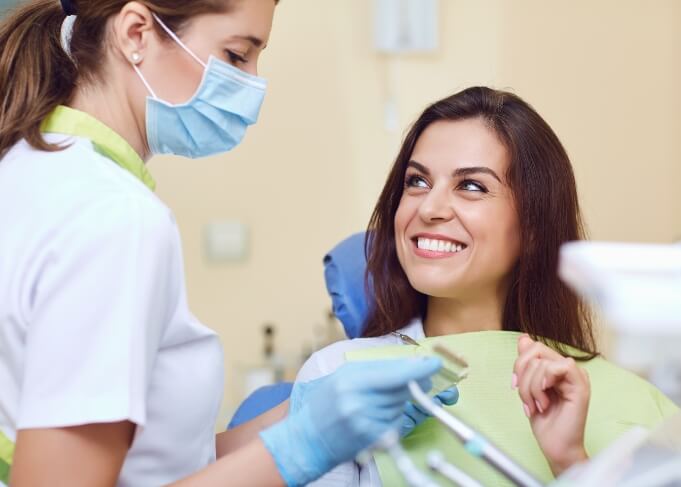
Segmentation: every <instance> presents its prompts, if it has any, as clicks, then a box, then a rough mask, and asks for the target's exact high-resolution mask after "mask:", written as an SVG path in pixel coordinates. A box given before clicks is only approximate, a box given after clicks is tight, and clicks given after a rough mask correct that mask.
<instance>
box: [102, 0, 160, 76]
mask: <svg viewBox="0 0 681 487" xmlns="http://www.w3.org/2000/svg"><path fill="white" fill-rule="evenodd" d="M112 27H113V42H114V46H115V47H116V48H117V49H116V50H117V51H118V52H119V53H120V54H121V55H122V56H123V57H124V58H125V59H126V60H127V61H128V62H130V63H133V64H139V63H141V62H142V61H143V60H144V57H145V54H146V53H147V51H148V49H149V47H150V45H153V43H155V42H160V39H159V36H158V34H157V33H156V29H155V27H154V17H153V15H152V12H151V10H149V8H148V7H147V6H146V5H142V4H141V3H139V2H128V3H127V4H125V6H124V7H123V8H122V9H121V11H120V12H119V13H118V15H116V17H115V18H114V21H113V26H112Z"/></svg>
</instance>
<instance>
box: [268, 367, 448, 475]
mask: <svg viewBox="0 0 681 487" xmlns="http://www.w3.org/2000/svg"><path fill="white" fill-rule="evenodd" d="M441 366H442V363H441V361H440V360H438V359H432V358H426V359H418V360H413V359H411V360H381V361H372V362H351V363H347V364H345V365H343V366H341V367H340V368H339V369H338V370H336V371H335V372H334V373H332V374H330V375H327V376H325V377H322V378H321V379H317V380H315V381H311V382H309V383H307V385H303V384H301V385H302V386H303V388H304V394H300V391H299V392H295V390H294V393H293V394H292V397H291V406H290V408H291V409H290V414H289V416H288V418H286V419H285V420H283V421H282V422H280V423H278V424H276V425H275V426H273V427H271V428H269V429H267V430H265V431H263V432H262V433H260V437H261V438H262V440H263V441H264V443H265V446H266V447H267V449H268V450H269V451H270V453H271V454H272V456H273V457H274V460H275V462H276V464H277V467H278V469H279V472H280V473H281V475H282V478H283V479H284V480H285V481H286V483H287V485H289V486H293V485H305V484H307V483H309V482H311V481H312V480H314V479H316V478H318V477H320V476H321V475H322V474H324V473H326V472H328V471H329V470H331V469H332V468H333V467H335V466H336V465H338V464H340V463H343V462H346V461H348V460H351V459H353V458H354V457H355V455H356V454H357V453H359V452H360V451H362V450H364V449H366V448H367V447H369V446H371V445H372V444H374V443H375V442H376V441H377V440H378V439H379V438H380V437H381V436H382V435H383V434H384V433H385V432H386V431H388V430H389V429H392V428H394V429H397V430H400V428H401V423H402V416H403V413H404V410H405V406H406V404H407V401H409V399H410V395H409V389H408V387H407V384H408V383H409V382H410V381H412V380H414V381H417V382H418V383H419V386H420V387H421V388H422V389H423V390H426V391H427V390H429V389H430V388H431V383H430V376H432V375H433V374H434V373H435V372H437V371H438V370H439V369H440V367H441ZM301 391H302V389H301ZM303 397H304V400H301V398H303Z"/></svg>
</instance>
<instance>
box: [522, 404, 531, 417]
mask: <svg viewBox="0 0 681 487" xmlns="http://www.w3.org/2000/svg"><path fill="white" fill-rule="evenodd" d="M523 409H524V410H525V416H527V417H528V418H529V417H530V408H529V407H528V406H527V404H525V403H523Z"/></svg>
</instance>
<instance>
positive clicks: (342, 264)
mask: <svg viewBox="0 0 681 487" xmlns="http://www.w3.org/2000/svg"><path fill="white" fill-rule="evenodd" d="M365 235H366V234H365V232H360V233H356V234H354V235H352V236H350V237H348V238H346V239H345V240H343V241H342V242H341V243H339V244H338V245H336V246H335V247H334V248H333V249H332V250H331V251H330V252H329V253H328V254H326V256H325V257H324V280H325V281H326V290H327V291H328V292H329V294H330V295H331V301H332V303H333V313H334V314H335V315H336V318H338V319H339V320H340V322H341V323H342V324H343V328H345V333H346V334H347V336H348V338H357V337H359V336H361V335H362V332H363V331H364V327H365V325H366V319H367V316H368V314H369V307H370V306H369V305H370V303H369V299H368V298H367V293H366V289H365V286H364V274H365V272H366V266H367V262H366V255H365V254H364V238H365Z"/></svg>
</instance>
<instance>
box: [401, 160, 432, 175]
mask: <svg viewBox="0 0 681 487" xmlns="http://www.w3.org/2000/svg"><path fill="white" fill-rule="evenodd" d="M407 167H413V168H414V169H416V170H417V171H420V172H422V173H423V174H425V175H426V176H430V171H429V170H428V168H427V167H426V166H424V165H423V164H421V163H420V162H416V161H409V162H408V163H407Z"/></svg>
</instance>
